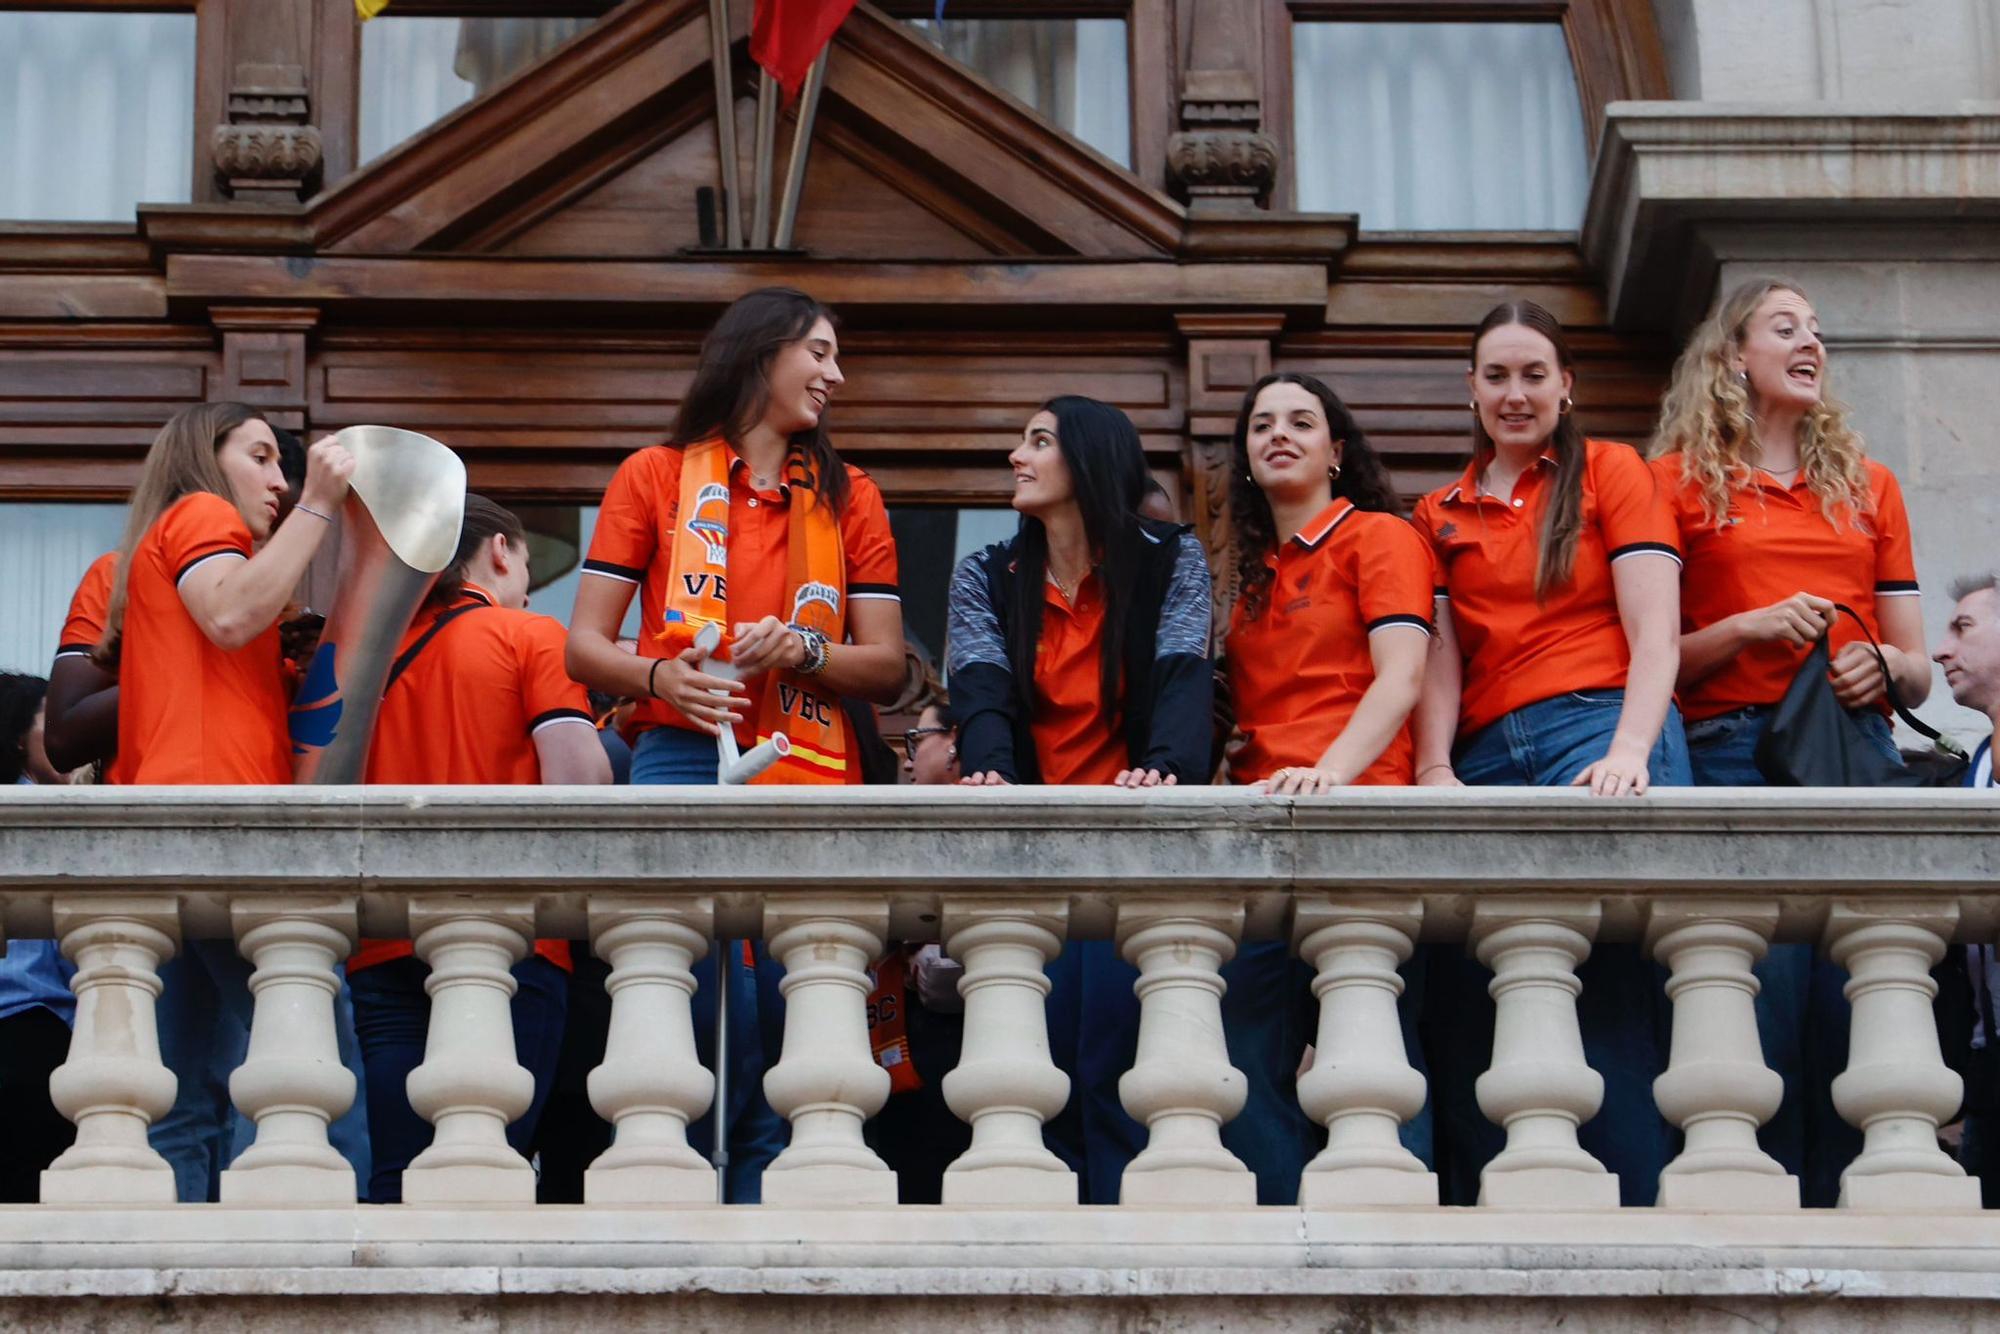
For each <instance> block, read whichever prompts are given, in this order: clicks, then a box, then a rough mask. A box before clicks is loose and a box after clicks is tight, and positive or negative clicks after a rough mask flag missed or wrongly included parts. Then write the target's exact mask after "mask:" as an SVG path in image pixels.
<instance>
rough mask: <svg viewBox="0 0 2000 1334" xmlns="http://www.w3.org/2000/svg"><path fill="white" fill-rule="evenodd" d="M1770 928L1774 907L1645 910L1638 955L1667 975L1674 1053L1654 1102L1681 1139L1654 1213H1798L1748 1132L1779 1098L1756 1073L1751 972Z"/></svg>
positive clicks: (1759, 1054) (1668, 904) (1793, 1190)
mask: <svg viewBox="0 0 2000 1334" xmlns="http://www.w3.org/2000/svg"><path fill="white" fill-rule="evenodd" d="M1777 925H1778V905H1777V904H1776V903H1772V902H1768V901H1767V902H1763V903H1756V902H1744V901H1742V900H1739V899H1660V900H1656V901H1655V902H1653V903H1652V904H1650V905H1648V907H1647V915H1646V947H1647V950H1648V951H1649V952H1650V953H1651V954H1652V955H1653V956H1654V957H1655V958H1658V959H1660V960H1662V961H1663V962H1665V964H1666V965H1667V967H1668V968H1670V969H1671V970H1672V971H1673V977H1672V979H1671V980H1670V981H1669V982H1668V983H1667V997H1668V999H1669V1000H1671V1001H1672V1002H1673V1006H1674V1036H1673V1050H1672V1055H1671V1057H1670V1059H1669V1061H1668V1064H1667V1070H1666V1073H1665V1074H1663V1075H1661V1076H1660V1077H1659V1078H1658V1079H1655V1080H1654V1081H1653V1097H1654V1099H1655V1101H1657V1102H1658V1103H1659V1106H1660V1114H1661V1115H1662V1116H1664V1117H1666V1118H1667V1120H1669V1121H1671V1122H1673V1123H1674V1124H1675V1125H1677V1126H1679V1127H1680V1128H1681V1131H1682V1133H1683V1134H1684V1135H1685V1136H1686V1147H1685V1148H1683V1149H1682V1150H1681V1152H1680V1155H1679V1156H1678V1157H1676V1158H1675V1159H1674V1160H1673V1161H1672V1162H1671V1163H1668V1164H1667V1166H1666V1168H1665V1170H1664V1171H1662V1172H1661V1174H1660V1193H1659V1205H1660V1207H1661V1208H1663V1209H1697V1210H1702V1211H1710V1212H1712V1211H1716V1210H1725V1209H1733V1210H1746V1211H1750V1212H1757V1213H1768V1212H1771V1211H1772V1210H1779V1209H1796V1208H1798V1207H1799V1179H1798V1178H1797V1177H1795V1176H1788V1175H1787V1174H1786V1172H1785V1169H1784V1168H1783V1167H1782V1166H1781V1165H1780V1164H1779V1163H1778V1160H1777V1159H1775V1158H1773V1157H1771V1155H1770V1154H1768V1153H1765V1152H1764V1151H1763V1150H1762V1149H1760V1148H1758V1147H1757V1127H1759V1126H1761V1125H1763V1124H1764V1123H1765V1122H1766V1121H1768V1120H1770V1119H1771V1117H1772V1116H1773V1115H1775V1114H1776V1112H1777V1110H1778V1103H1779V1102H1780V1101H1781V1100H1782V1099H1783V1097H1784V1093H1785V1081H1784V1080H1783V1079H1782V1078H1780V1077H1779V1075H1778V1073H1777V1072H1776V1071H1775V1070H1771V1069H1769V1068H1767V1067H1766V1066H1765V1064H1764V1052H1763V1047H1762V1046H1761V1044H1760V1042H1759V1040H1758V1036H1757V1007H1756V997H1757V978H1756V976H1755V975H1754V974H1752V973H1751V971H1750V968H1751V965H1753V964H1754V963H1756V962H1757V960H1759V959H1761V958H1762V957H1763V956H1764V952H1765V950H1766V949H1768V948H1769V947H1770V943H1771V933H1772V931H1773V930H1775V929H1776V927H1777Z"/></svg>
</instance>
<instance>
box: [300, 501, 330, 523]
mask: <svg viewBox="0 0 2000 1334" xmlns="http://www.w3.org/2000/svg"><path fill="white" fill-rule="evenodd" d="M292 508H293V509H295V510H297V511H299V512H300V513H302V514H310V515H312V516H313V517H314V518H315V519H319V520H322V521H324V522H326V523H332V522H333V516H332V515H331V514H321V513H320V512H319V511H318V510H316V509H314V508H313V507H312V506H310V505H294V506H292Z"/></svg>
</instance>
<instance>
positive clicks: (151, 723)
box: [118, 491, 292, 784]
mask: <svg viewBox="0 0 2000 1334" xmlns="http://www.w3.org/2000/svg"><path fill="white" fill-rule="evenodd" d="M250 554H251V538H250V529H249V528H248V526H246V525H245V524H244V522H243V517H242V516H241V515H240V514H238V513H237V512H236V507H235V506H234V505H232V504H230V503H229V502H228V501H226V500H224V499H223V498H222V497H221V496H218V495H215V494H213V493H212V492H208V491H197V492H195V493H193V494H192V495H188V496H183V497H181V499H179V500H178V501H176V502H174V504H173V505H172V506H171V507H170V508H169V509H168V510H167V512H166V513H164V514H162V515H161V516H160V517H159V518H158V519H157V520H155V521H154V523H153V526H152V527H151V528H149V529H147V530H146V534H145V536H144V537H142V538H140V539H139V544H138V546H137V547H136V548H135V549H134V550H133V552H132V571H131V574H130V575H129V576H128V577H127V580H126V591H125V624H124V628H123V632H122V634H121V636H120V649H119V669H118V680H119V691H118V755H119V764H120V766H121V768H122V770H123V777H124V779H125V781H129V782H133V783H224V784H229V783H289V782H291V781H292V753H291V752H292V747H291V740H290V737H289V735H288V734H287V731H286V726H285V714H286V710H287V709H288V708H289V705H290V701H289V699H288V698H287V696H286V694H285V683H284V676H283V667H282V662H281V655H280V650H279V645H278V627H277V623H276V622H273V623H272V624H271V625H270V626H269V627H268V628H267V629H266V630H265V631H264V632H263V633H262V634H260V635H258V636H257V637H256V638H255V639H253V640H251V641H250V642H249V643H248V644H245V645H244V646H243V647H242V648H240V649H237V650H235V651H234V652H230V651H229V650H226V649H223V648H220V647H218V646H217V645H216V644H215V643H214V642H213V641H211V640H210V639H209V637H208V636H207V635H205V634H203V633H202V630H201V627H200V626H199V625H197V624H195V619H194V616H193V615H192V614H191V613H190V612H189V611H188V609H187V607H186V605H185V604H184V603H182V601H181V595H180V585H181V581H182V580H183V579H185V578H187V576H188V575H189V574H190V573H192V572H193V570H194V569H195V568H196V567H197V566H199V565H202V564H205V563H207V562H208V561H212V560H244V559H247V558H248V557H249V556H250Z"/></svg>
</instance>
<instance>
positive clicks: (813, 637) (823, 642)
mask: <svg viewBox="0 0 2000 1334" xmlns="http://www.w3.org/2000/svg"><path fill="white" fill-rule="evenodd" d="M792 631H793V633H794V634H796V635H798V637H799V642H800V643H802V644H804V645H805V649H806V656H805V661H803V662H801V663H800V664H799V665H798V667H797V669H796V670H797V671H798V673H799V675H800V676H818V675H819V674H820V673H821V672H823V671H825V670H826V659H827V638H826V636H825V635H824V634H822V633H820V632H819V631H818V630H815V629H813V628H812V627H811V626H810V625H794V626H793V627H792Z"/></svg>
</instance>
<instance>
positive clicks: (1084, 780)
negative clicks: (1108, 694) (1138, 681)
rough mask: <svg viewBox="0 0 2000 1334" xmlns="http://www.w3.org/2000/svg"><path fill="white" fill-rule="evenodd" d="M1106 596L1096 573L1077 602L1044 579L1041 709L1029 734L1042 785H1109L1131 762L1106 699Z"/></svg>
mask: <svg viewBox="0 0 2000 1334" xmlns="http://www.w3.org/2000/svg"><path fill="white" fill-rule="evenodd" d="M1103 636H1104V594H1103V591H1102V589H1101V588H1100V587H1099V586H1098V581H1097V575H1096V573H1095V572H1092V573H1090V574H1087V575H1085V576H1084V577H1083V582H1082V583H1080V584H1078V585H1077V588H1076V601H1075V603H1074V604H1072V603H1069V602H1066V601H1064V599H1063V595H1062V593H1061V591H1060V590H1058V589H1057V588H1056V586H1055V585H1054V584H1053V583H1050V582H1049V581H1047V580H1043V581H1042V636H1041V638H1040V639H1039V640H1038V641H1036V644H1035V714H1034V720H1033V721H1032V722H1031V723H1030V724H1029V726H1028V731H1029V732H1030V734H1031V735H1033V737H1034V738H1035V761H1036V764H1037V765H1038V766H1039V768H1040V769H1041V774H1042V782H1043V783H1045V784H1048V785H1050V786H1057V785H1062V784H1089V783H1109V782H1112V781H1113V780H1115V779H1116V778H1117V777H1118V773H1119V771H1120V770H1121V769H1129V768H1131V767H1132V764H1131V757H1130V756H1129V755H1128V754H1127V753H1126V749H1125V738H1124V737H1123V735H1121V734H1120V733H1118V732H1116V731H1113V730H1112V726H1111V718H1110V711H1109V710H1108V709H1106V708H1105V707H1104V699H1103V694H1104V692H1103V671H1104V668H1103V662H1104V660H1103V658H1102V656H1101V654H1102V652H1103V650H1102V649H1101V648H1100V647H1099V645H1100V643H1101V642H1102V639H1103Z"/></svg>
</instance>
